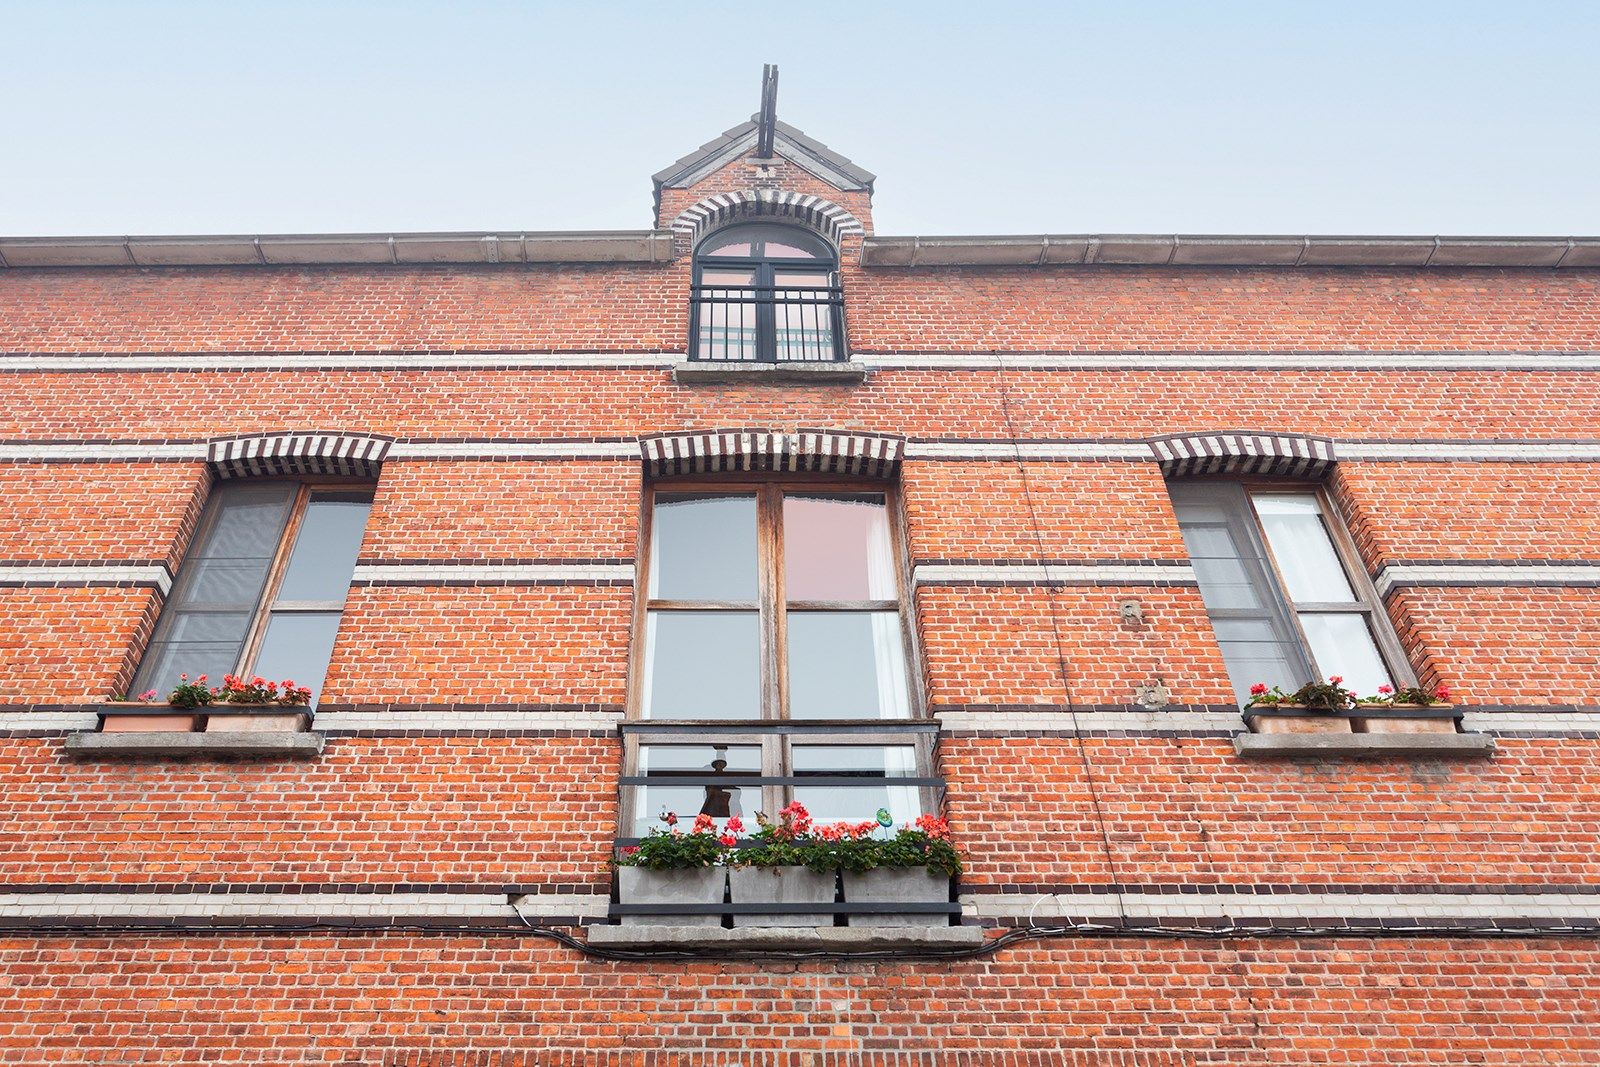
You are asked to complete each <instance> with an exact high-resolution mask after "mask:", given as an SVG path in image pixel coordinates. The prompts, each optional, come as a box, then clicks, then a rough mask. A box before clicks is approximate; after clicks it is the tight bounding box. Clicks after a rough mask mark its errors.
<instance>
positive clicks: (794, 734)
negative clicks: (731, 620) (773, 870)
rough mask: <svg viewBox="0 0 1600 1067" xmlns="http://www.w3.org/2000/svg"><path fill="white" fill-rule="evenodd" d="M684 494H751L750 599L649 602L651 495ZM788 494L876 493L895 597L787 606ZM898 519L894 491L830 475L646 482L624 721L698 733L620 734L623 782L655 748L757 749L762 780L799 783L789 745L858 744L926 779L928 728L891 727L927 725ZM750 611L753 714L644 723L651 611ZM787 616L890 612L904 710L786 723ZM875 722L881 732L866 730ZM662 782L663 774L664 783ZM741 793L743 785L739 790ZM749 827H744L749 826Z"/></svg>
mask: <svg viewBox="0 0 1600 1067" xmlns="http://www.w3.org/2000/svg"><path fill="white" fill-rule="evenodd" d="M671 493H690V494H694V495H697V496H750V495H752V494H754V495H755V497H756V569H757V581H756V597H755V600H754V601H742V600H741V601H727V600H725V601H711V600H708V601H687V600H672V599H653V598H651V596H650V584H651V577H652V568H653V566H654V560H653V559H652V555H651V544H652V542H653V540H654V537H653V532H654V521H655V502H656V498H657V496H658V494H671ZM787 493H798V494H805V493H838V494H840V495H861V496H867V495H874V496H882V497H883V499H884V508H885V512H886V515H887V517H888V521H889V539H890V548H891V556H892V558H893V564H894V580H895V594H896V595H895V597H894V598H893V599H891V600H858V601H857V600H851V601H809V600H808V601H794V602H789V601H787V600H786V591H785V588H784V578H785V575H784V558H783V533H784V531H783V521H782V516H783V498H784V496H785V494H787ZM906 544H907V540H906V527H905V515H904V511H903V509H902V506H901V499H900V494H899V492H898V487H897V486H895V485H893V484H890V483H877V482H869V481H864V480H863V479H860V478H850V477H844V476H839V475H825V474H802V473H776V474H758V473H735V474H727V475H718V476H712V477H706V478H671V479H659V480H656V481H651V482H647V483H646V485H645V487H644V493H643V496H642V500H641V505H640V520H639V550H638V553H637V559H638V571H637V573H638V580H637V581H636V582H635V596H634V617H633V632H634V641H633V647H632V649H631V653H630V656H629V670H628V674H629V679H628V693H627V701H628V705H627V719H628V721H629V722H630V723H652V724H660V725H663V726H667V727H671V728H679V727H685V728H691V729H694V728H698V729H700V730H701V731H702V732H700V733H697V734H687V733H679V732H678V731H677V730H676V729H674V730H673V731H672V732H671V733H662V734H659V735H654V734H653V735H651V736H643V735H641V734H638V733H630V732H627V731H626V730H625V731H624V737H623V768H624V771H623V773H624V775H625V776H635V775H637V774H638V773H639V770H638V768H639V748H640V746H641V745H654V746H671V745H678V746H706V745H727V746H730V747H732V746H739V745H746V746H759V747H760V750H761V764H760V766H761V770H760V774H761V776H762V777H772V778H781V777H801V776H797V775H795V774H794V771H793V757H792V752H793V748H794V746H795V745H796V744H799V745H814V746H820V747H827V746H845V745H859V746H865V747H896V746H898V747H910V748H911V749H912V750H913V757H914V766H915V768H916V776H917V777H919V778H928V777H932V775H933V768H934V733H933V732H932V731H929V730H927V729H919V730H896V729H894V728H893V724H896V723H908V724H909V723H917V724H926V723H927V722H928V721H929V719H928V716H927V710H926V700H925V695H924V693H923V687H922V684H921V680H922V678H923V673H922V668H921V655H920V651H919V644H918V641H917V635H916V631H915V627H914V626H913V625H912V620H913V618H914V617H915V616H914V614H913V610H912V603H911V580H910V578H911V575H910V568H909V563H908V554H907V552H906V551H905V546H906ZM752 610H754V611H757V612H758V613H759V622H758V630H759V634H760V639H759V649H760V651H759V653H758V654H759V656H760V658H761V672H760V683H761V695H760V707H759V717H758V718H753V719H747V720H741V719H709V720H694V719H651V718H646V717H645V716H644V714H643V712H644V688H645V686H646V685H647V684H648V683H649V679H647V678H645V677H644V665H645V661H646V649H645V642H646V640H647V634H648V625H649V623H648V620H649V617H650V613H651V612H653V611H744V612H748V611H752ZM789 611H837V612H870V611H894V612H895V613H896V618H898V620H899V622H900V639H901V647H902V651H903V655H904V669H905V672H906V673H905V679H906V698H907V709H906V710H907V713H906V715H905V717H903V718H896V719H791V718H788V717H787V710H788V695H789V694H788V658H787V648H786V645H787V618H786V616H787V613H788V612H789ZM874 724H883V726H884V728H883V729H877V730H875V729H873V728H872V727H873V726H874ZM666 780H667V781H670V778H667V779H666ZM746 788H750V787H746ZM917 788H918V790H919V793H918V795H919V801H920V803H921V805H922V809H923V810H924V811H927V812H937V811H939V809H940V804H941V801H942V797H941V795H940V794H941V790H940V788H939V787H937V786H933V785H921V786H918V787H917ZM793 789H794V786H793V785H775V784H768V785H763V786H761V787H760V796H761V809H760V810H763V811H767V812H776V811H778V810H779V809H781V808H782V807H783V806H784V805H785V804H787V803H788V802H789V800H791V799H792V798H793ZM635 794H636V790H634V789H630V788H624V789H623V790H622V801H621V810H620V812H619V817H620V818H619V830H620V831H621V833H619V837H622V838H624V839H628V832H629V831H630V830H631V828H632V827H633V826H634V824H635V822H636V816H637V813H636V812H635V811H634V808H633V805H634V796H635ZM752 828H753V827H752Z"/></svg>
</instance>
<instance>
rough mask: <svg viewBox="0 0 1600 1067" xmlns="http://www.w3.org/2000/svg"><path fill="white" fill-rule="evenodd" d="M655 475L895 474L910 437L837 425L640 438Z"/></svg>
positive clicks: (719, 431) (646, 461) (641, 448)
mask: <svg viewBox="0 0 1600 1067" xmlns="http://www.w3.org/2000/svg"><path fill="white" fill-rule="evenodd" d="M639 450H640V452H641V453H642V455H643V459H644V464H645V469H646V471H647V472H648V473H649V474H650V475H651V476H653V477H658V478H659V477H663V476H669V475H678V474H713V473H717V472H721V471H779V472H782V471H805V472H819V473H824V474H851V475H858V476H861V477H866V478H891V477H893V476H894V475H895V473H896V472H897V471H898V470H899V469H900V460H901V458H902V457H903V455H904V453H905V439H904V438H902V437H892V436H887V435H883V434H866V433H843V432H836V431H832V430H799V431H797V432H795V433H784V432H782V431H777V430H704V431H700V432H696V433H677V434H660V435H656V436H652V437H644V438H641V439H640V440H639Z"/></svg>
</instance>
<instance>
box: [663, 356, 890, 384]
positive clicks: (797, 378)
mask: <svg viewBox="0 0 1600 1067" xmlns="http://www.w3.org/2000/svg"><path fill="white" fill-rule="evenodd" d="M866 378H867V368H866V367H864V366H862V365H861V364H860V363H852V362H849V361H848V360H846V361H843V362H827V363H823V362H816V363H798V362H795V363H754V362H751V363H733V362H729V363H715V362H695V361H690V362H687V363H678V364H675V365H674V366H673V368H672V380H673V381H675V382H677V383H678V384H679V385H860V384H861V383H862V382H864V381H866Z"/></svg>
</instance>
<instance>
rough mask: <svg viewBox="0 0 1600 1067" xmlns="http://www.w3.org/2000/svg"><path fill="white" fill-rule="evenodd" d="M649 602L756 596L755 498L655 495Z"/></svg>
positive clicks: (743, 495)
mask: <svg viewBox="0 0 1600 1067" xmlns="http://www.w3.org/2000/svg"><path fill="white" fill-rule="evenodd" d="M650 598H651V599H652V600H734V601H746V602H748V601H754V600H755V598H756V498H755V497H754V496H753V495H746V494H725V495H703V494H702V495H696V494H689V493H659V494H657V495H656V502H655V511H654V514H653V520H652V522H651V524H650Z"/></svg>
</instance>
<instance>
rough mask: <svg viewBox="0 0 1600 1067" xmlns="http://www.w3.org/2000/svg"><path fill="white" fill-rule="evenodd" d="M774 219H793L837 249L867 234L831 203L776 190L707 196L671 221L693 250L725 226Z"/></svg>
mask: <svg viewBox="0 0 1600 1067" xmlns="http://www.w3.org/2000/svg"><path fill="white" fill-rule="evenodd" d="M772 217H778V218H787V219H792V220H794V221H795V222H798V223H800V224H801V225H803V226H806V227H808V228H809V229H812V230H815V231H816V232H818V233H820V234H821V235H822V236H824V237H826V238H827V239H828V240H829V242H831V243H832V244H833V246H834V247H835V248H837V247H838V246H839V241H840V239H841V238H843V237H844V236H845V235H846V234H863V233H866V227H864V226H862V225H861V221H860V220H859V219H857V218H856V217H855V216H854V215H852V214H851V213H850V212H849V211H847V210H845V209H844V208H842V207H840V206H839V205H838V204H835V203H834V202H833V201H831V200H824V199H823V198H822V197H820V196H809V195H806V194H803V193H790V192H781V191H779V190H777V189H746V190H744V191H742V192H736V193H718V194H717V195H716V196H708V197H706V198H705V199H704V200H700V201H697V202H696V203H693V204H691V205H689V206H688V207H686V208H684V209H683V210H682V211H680V212H678V217H677V218H675V219H673V220H672V233H673V236H674V238H677V239H679V240H680V241H681V242H682V243H683V244H685V245H686V246H687V247H688V248H693V247H694V246H695V245H696V244H697V243H699V241H700V238H702V237H704V236H705V235H706V234H708V233H710V232H711V231H712V230H714V229H716V228H717V227H718V226H722V225H724V224H725V223H729V222H737V221H742V220H744V219H753V218H772Z"/></svg>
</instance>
